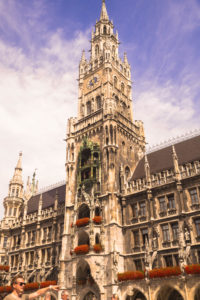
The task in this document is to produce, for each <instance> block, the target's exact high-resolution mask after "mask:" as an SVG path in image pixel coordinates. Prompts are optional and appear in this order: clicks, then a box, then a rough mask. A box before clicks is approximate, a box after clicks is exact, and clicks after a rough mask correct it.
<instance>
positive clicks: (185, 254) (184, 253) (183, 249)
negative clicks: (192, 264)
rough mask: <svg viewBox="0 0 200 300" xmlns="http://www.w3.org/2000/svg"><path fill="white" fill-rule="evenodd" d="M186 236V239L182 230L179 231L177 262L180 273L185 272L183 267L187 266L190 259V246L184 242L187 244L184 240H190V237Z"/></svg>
mask: <svg viewBox="0 0 200 300" xmlns="http://www.w3.org/2000/svg"><path fill="white" fill-rule="evenodd" d="M186 229H187V228H186ZM188 234H189V232H188ZM188 234H187V237H186V235H185V234H184V233H183V230H182V228H181V229H180V230H179V251H178V255H179V262H180V268H181V272H182V273H184V272H185V266H186V265H187V264H188V261H189V257H190V252H191V246H190V244H188V243H187V244H186V242H187V240H186V238H190V236H188ZM185 241H186V242H185Z"/></svg>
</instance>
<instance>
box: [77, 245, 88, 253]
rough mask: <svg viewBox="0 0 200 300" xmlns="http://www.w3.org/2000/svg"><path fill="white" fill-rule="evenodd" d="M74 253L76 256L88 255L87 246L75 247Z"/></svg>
mask: <svg viewBox="0 0 200 300" xmlns="http://www.w3.org/2000/svg"><path fill="white" fill-rule="evenodd" d="M74 252H75V253H76V254H85V253H88V252H89V245H87V244H86V245H80V246H77V247H76V248H75V249H74Z"/></svg>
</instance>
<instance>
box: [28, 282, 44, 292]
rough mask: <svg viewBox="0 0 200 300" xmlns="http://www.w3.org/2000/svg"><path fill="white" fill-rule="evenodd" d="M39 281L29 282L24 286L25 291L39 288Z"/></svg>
mask: <svg viewBox="0 0 200 300" xmlns="http://www.w3.org/2000/svg"><path fill="white" fill-rule="evenodd" d="M39 287H40V286H39V283H37V282H31V283H27V284H26V285H25V287H24V290H25V291H28V290H37V289H39Z"/></svg>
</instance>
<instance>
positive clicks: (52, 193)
mask: <svg viewBox="0 0 200 300" xmlns="http://www.w3.org/2000/svg"><path fill="white" fill-rule="evenodd" d="M65 189H66V184H64V185H61V186H59V187H56V188H53V189H52V190H49V191H46V192H44V193H41V194H42V209H45V208H48V207H51V206H53V205H54V202H55V199H56V192H57V193H58V205H59V204H62V203H64V202H65ZM41 194H37V195H35V196H32V197H31V198H30V199H29V201H28V210H27V213H28V214H31V213H34V212H36V211H37V210H38V204H39V199H40V195H41Z"/></svg>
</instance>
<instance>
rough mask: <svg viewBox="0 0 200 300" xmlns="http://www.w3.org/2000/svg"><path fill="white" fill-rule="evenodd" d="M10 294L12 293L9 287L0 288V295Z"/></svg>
mask: <svg viewBox="0 0 200 300" xmlns="http://www.w3.org/2000/svg"><path fill="white" fill-rule="evenodd" d="M5 292H6V293H10V292H12V287H11V286H0V293H5Z"/></svg>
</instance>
